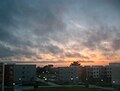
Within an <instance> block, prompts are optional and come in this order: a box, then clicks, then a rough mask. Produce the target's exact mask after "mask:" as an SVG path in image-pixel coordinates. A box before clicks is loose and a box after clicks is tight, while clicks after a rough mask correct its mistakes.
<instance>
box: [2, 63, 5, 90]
mask: <svg viewBox="0 0 120 91" xmlns="http://www.w3.org/2000/svg"><path fill="white" fill-rule="evenodd" d="M4 73H5V64H4V63H3V65H2V91H4Z"/></svg>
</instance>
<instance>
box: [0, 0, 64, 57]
mask: <svg viewBox="0 0 120 91" xmlns="http://www.w3.org/2000/svg"><path fill="white" fill-rule="evenodd" d="M63 9H64V5H63V3H62V1H57V2H56V1H55V0H51V1H49V0H36V1H33V0H29V1H25V0H20V1H18V0H1V1H0V41H2V42H7V43H8V44H9V45H11V46H13V47H18V49H19V50H16V49H14V50H12V51H10V50H9V49H7V48H3V49H2V50H3V51H4V52H3V54H1V55H2V56H3V55H8V54H14V51H15V53H17V52H18V53H17V54H22V53H26V55H27V54H31V53H32V51H27V50H24V49H26V48H27V47H30V48H35V47H38V49H40V47H41V46H42V44H43V43H44V42H47V43H49V33H51V34H53V35H54V34H56V33H55V32H57V31H63V30H64V28H65V24H64V22H63V21H62V15H63V12H64V10H63ZM45 37H46V38H45ZM34 42H36V43H34ZM2 47H4V46H2ZM53 47H55V48H53ZM21 49H22V50H21ZM47 49H48V51H50V52H52V53H57V52H59V51H61V50H60V49H59V48H57V47H56V46H52V45H50V46H47V47H46V49H45V50H47ZM7 51H8V52H9V53H8V52H7ZM19 51H21V52H19ZM25 51H27V52H25ZM29 52H30V53H29Z"/></svg>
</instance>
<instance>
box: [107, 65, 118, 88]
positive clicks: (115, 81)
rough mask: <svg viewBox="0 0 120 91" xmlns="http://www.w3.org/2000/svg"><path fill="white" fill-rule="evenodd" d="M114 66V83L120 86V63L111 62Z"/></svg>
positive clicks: (112, 66)
mask: <svg viewBox="0 0 120 91" xmlns="http://www.w3.org/2000/svg"><path fill="white" fill-rule="evenodd" d="M109 65H110V66H111V68H112V84H113V85H116V86H119V87H120V63H110V64H109Z"/></svg>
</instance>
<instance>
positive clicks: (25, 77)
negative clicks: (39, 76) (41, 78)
mask: <svg viewBox="0 0 120 91" xmlns="http://www.w3.org/2000/svg"><path fill="white" fill-rule="evenodd" d="M35 80H36V65H25V64H16V65H14V82H15V83H16V84H27V83H34V81H35Z"/></svg>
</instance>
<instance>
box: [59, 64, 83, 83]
mask: <svg viewBox="0 0 120 91" xmlns="http://www.w3.org/2000/svg"><path fill="white" fill-rule="evenodd" d="M80 77H81V67H80V66H70V67H59V68H58V79H59V80H60V81H68V82H73V83H76V82H78V81H79V80H80Z"/></svg>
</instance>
